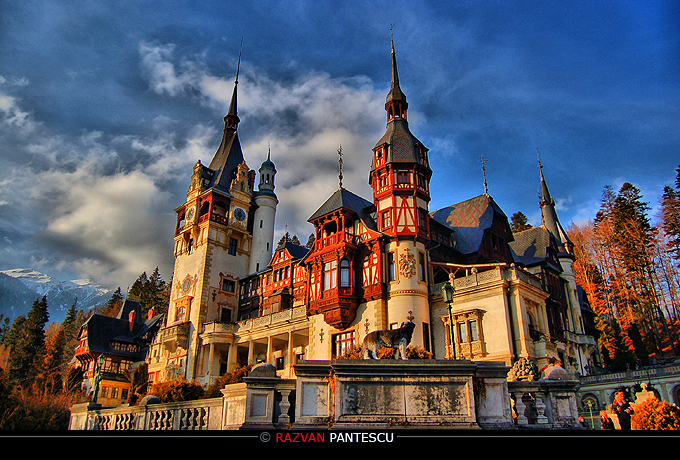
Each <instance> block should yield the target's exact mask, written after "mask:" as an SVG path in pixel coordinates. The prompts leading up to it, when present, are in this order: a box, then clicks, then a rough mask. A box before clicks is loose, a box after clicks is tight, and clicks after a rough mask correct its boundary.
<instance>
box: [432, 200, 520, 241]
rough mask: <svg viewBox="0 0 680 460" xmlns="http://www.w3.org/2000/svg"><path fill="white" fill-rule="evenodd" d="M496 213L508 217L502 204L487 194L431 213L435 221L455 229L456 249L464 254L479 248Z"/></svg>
mask: <svg viewBox="0 0 680 460" xmlns="http://www.w3.org/2000/svg"><path fill="white" fill-rule="evenodd" d="M495 215H501V216H503V217H504V218H506V219H507V217H506V216H505V213H504V212H503V210H502V209H501V208H500V206H498V204H496V202H495V201H494V200H493V198H491V197H490V196H489V195H486V194H483V195H479V196H476V197H474V198H470V199H469V200H465V201H462V202H460V203H458V204H454V205H452V206H448V207H446V208H443V209H439V210H437V211H434V212H432V213H430V216H431V217H432V218H433V219H434V220H435V221H437V222H439V223H440V224H443V225H445V226H447V227H449V228H450V229H452V230H453V234H454V238H455V240H456V250H458V251H460V252H461V253H463V254H471V253H473V252H476V251H477V250H479V247H480V245H481V243H482V239H483V237H484V231H485V230H486V229H488V228H490V227H491V226H492V225H493V220H494V216H495Z"/></svg>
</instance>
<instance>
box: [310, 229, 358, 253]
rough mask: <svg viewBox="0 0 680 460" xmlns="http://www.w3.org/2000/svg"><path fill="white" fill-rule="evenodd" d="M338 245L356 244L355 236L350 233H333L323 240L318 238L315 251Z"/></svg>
mask: <svg viewBox="0 0 680 460" xmlns="http://www.w3.org/2000/svg"><path fill="white" fill-rule="evenodd" d="M339 243H349V244H356V236H355V235H354V234H352V233H348V232H344V231H342V232H338V233H333V234H332V235H329V236H327V237H325V238H319V239H318V240H317V241H316V250H317V251H318V250H320V249H323V248H326V247H328V246H333V245H336V244H339Z"/></svg>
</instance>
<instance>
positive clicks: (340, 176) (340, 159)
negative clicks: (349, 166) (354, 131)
mask: <svg viewBox="0 0 680 460" xmlns="http://www.w3.org/2000/svg"><path fill="white" fill-rule="evenodd" d="M338 157H339V158H338V164H339V165H340V174H339V175H338V177H339V178H340V188H342V144H340V148H339V149H338Z"/></svg>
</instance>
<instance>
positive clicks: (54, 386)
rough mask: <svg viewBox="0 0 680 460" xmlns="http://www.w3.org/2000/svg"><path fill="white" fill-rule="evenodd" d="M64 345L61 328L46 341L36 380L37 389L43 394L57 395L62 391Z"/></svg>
mask: <svg viewBox="0 0 680 460" xmlns="http://www.w3.org/2000/svg"><path fill="white" fill-rule="evenodd" d="M65 344H66V338H65V334H64V329H63V328H59V330H58V331H57V333H56V334H54V335H53V336H52V337H51V338H50V339H49V340H48V341H47V344H46V350H45V362H44V364H43V372H41V373H40V375H39V376H38V379H37V384H38V386H39V388H42V389H43V391H44V393H45V394H55V393H59V392H61V391H62V389H63V379H62V369H63V367H64V364H66V363H65V362H64V346H65Z"/></svg>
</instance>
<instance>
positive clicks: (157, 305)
mask: <svg viewBox="0 0 680 460" xmlns="http://www.w3.org/2000/svg"><path fill="white" fill-rule="evenodd" d="M128 298H129V299H131V300H136V301H137V302H139V303H140V305H141V306H142V315H143V316H146V314H147V313H148V311H149V310H150V309H153V310H154V311H155V312H156V314H164V313H165V312H167V310H168V303H169V302H170V285H168V284H167V283H166V282H165V281H163V278H161V275H160V271H159V270H158V267H156V269H155V270H154V271H153V273H151V276H150V277H149V276H148V275H147V274H146V272H144V273H142V274H141V275H139V277H138V278H137V280H135V282H134V283H133V284H132V286H131V287H130V290H129V291H128Z"/></svg>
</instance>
